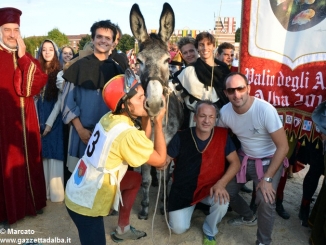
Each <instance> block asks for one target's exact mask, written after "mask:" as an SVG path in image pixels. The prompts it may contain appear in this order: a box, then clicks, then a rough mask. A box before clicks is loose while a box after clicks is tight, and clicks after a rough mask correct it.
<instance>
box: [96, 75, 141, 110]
mask: <svg viewBox="0 0 326 245" xmlns="http://www.w3.org/2000/svg"><path fill="white" fill-rule="evenodd" d="M138 85H139V83H138V80H137V79H135V78H134V77H129V79H128V78H126V77H125V75H117V76H115V77H113V78H111V79H110V80H109V81H108V82H107V83H106V84H105V86H104V88H103V92H102V96H103V100H104V102H105V104H106V105H107V106H108V107H109V109H110V110H111V111H113V112H114V111H116V109H117V106H118V104H119V101H120V100H121V99H124V100H125V99H127V98H131V97H132V96H134V95H135V94H136V93H137V91H136V90H135V88H136V87H137V86H138Z"/></svg>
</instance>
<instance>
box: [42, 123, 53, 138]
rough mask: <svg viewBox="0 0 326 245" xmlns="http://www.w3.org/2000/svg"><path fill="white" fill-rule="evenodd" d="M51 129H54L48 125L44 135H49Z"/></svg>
mask: <svg viewBox="0 0 326 245" xmlns="http://www.w3.org/2000/svg"><path fill="white" fill-rule="evenodd" d="M51 129H52V128H51V126H49V125H46V126H45V129H44V131H43V134H42V136H43V137H44V136H45V135H47V134H48V133H49V132H50V131H51Z"/></svg>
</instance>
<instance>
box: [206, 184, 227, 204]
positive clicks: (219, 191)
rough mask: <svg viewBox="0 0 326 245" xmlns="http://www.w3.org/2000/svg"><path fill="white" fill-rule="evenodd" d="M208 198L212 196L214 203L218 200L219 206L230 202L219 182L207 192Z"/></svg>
mask: <svg viewBox="0 0 326 245" xmlns="http://www.w3.org/2000/svg"><path fill="white" fill-rule="evenodd" d="M209 195H210V197H213V196H214V202H217V201H218V200H219V203H220V204H226V203H227V202H230V196H229V193H228V192H227V191H226V189H225V186H223V185H222V184H221V183H220V181H217V183H216V184H215V185H213V186H212V187H211V189H210V190H209Z"/></svg>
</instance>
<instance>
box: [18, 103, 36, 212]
mask: <svg viewBox="0 0 326 245" xmlns="http://www.w3.org/2000/svg"><path fill="white" fill-rule="evenodd" d="M24 109H25V98H23V97H20V111H21V117H22V126H23V136H24V150H25V158H26V169H27V177H28V182H29V186H30V190H31V195H32V199H33V204H34V207H35V200H34V193H33V188H32V182H31V175H30V171H29V162H28V149H27V136H26V120H25V110H24Z"/></svg>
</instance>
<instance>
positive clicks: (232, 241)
mask: <svg viewBox="0 0 326 245" xmlns="http://www.w3.org/2000/svg"><path fill="white" fill-rule="evenodd" d="M308 168H309V166H308V167H306V168H305V169H303V170H302V171H300V172H299V173H295V174H294V178H292V179H289V180H288V181H287V184H286V188H285V200H284V207H285V209H286V210H287V211H288V212H289V213H290V215H291V218H290V219H289V220H284V219H282V218H280V217H279V216H278V215H277V217H276V220H275V225H274V231H273V237H272V239H273V243H272V244H273V245H288V244H291V245H299V244H308V238H309V234H310V229H309V228H306V227H302V226H301V225H300V220H299V218H298V212H299V206H300V200H301V196H302V181H303V178H304V176H305V173H306V172H307V170H308ZM321 181H322V178H321V179H320V181H319V186H318V189H317V191H316V193H315V196H314V198H316V197H317V195H318V192H319V189H320V184H321ZM247 186H248V187H252V182H249V183H247ZM157 190H158V187H152V188H151V204H150V215H149V219H148V220H138V218H137V213H138V211H139V205H140V199H141V193H139V195H138V197H137V200H136V203H135V205H134V207H133V210H132V214H131V224H132V225H133V226H134V227H136V228H137V229H139V230H143V231H146V232H147V237H145V238H142V239H141V240H137V241H130V242H124V243H122V244H125V245H131V244H142V245H143V244H144V245H150V244H153V245H167V244H170V245H190V244H191V245H197V244H198V245H199V244H202V236H203V234H202V229H201V227H202V223H203V220H204V218H205V215H204V214H203V213H202V212H201V211H200V210H195V212H194V214H193V217H192V222H191V228H190V230H189V231H187V232H186V233H184V234H182V235H175V234H171V235H170V234H169V230H168V227H167V225H166V221H165V218H164V216H163V215H161V214H159V210H158V211H157V214H156V215H155V216H154V221H153V214H154V208H155V201H156V193H157ZM242 195H243V196H244V198H245V199H246V200H247V201H248V202H249V201H250V198H251V196H250V194H246V193H242ZM234 216H236V213H235V212H228V213H227V214H226V216H225V217H224V219H223V220H222V222H221V223H220V224H219V226H218V228H219V233H218V235H217V237H216V239H217V244H219V245H239V244H240V245H247V244H248V245H254V244H255V240H256V227H230V226H229V225H228V224H227V220H229V219H230V218H233V217H234ZM104 222H105V230H106V240H107V242H106V244H116V243H114V242H113V241H112V240H111V238H110V232H112V231H113V230H114V229H115V227H116V224H117V217H116V216H108V217H105V218H104ZM152 223H153V224H154V225H153V226H152ZM11 228H12V229H13V230H27V232H28V231H29V232H30V233H34V234H24V235H22V234H19V235H18V234H3V233H4V232H3V230H1V227H0V244H1V243H3V244H21V240H20V241H18V239H23V238H42V239H44V240H40V241H43V242H42V244H74V245H78V244H80V243H79V239H78V232H77V229H76V227H75V225H74V223H73V222H72V220H71V219H70V217H69V215H68V213H67V211H66V208H65V205H64V204H63V203H51V202H49V201H48V202H47V207H46V208H45V209H44V213H43V214H41V215H37V216H36V217H26V218H25V219H23V220H21V221H19V222H17V223H16V224H14V225H12V226H11ZM7 233H8V231H7ZM9 238H12V239H17V240H16V243H14V242H10V241H9V240H7V241H4V240H1V239H9ZM69 241H70V243H69ZM18 242H20V243H18Z"/></svg>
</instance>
